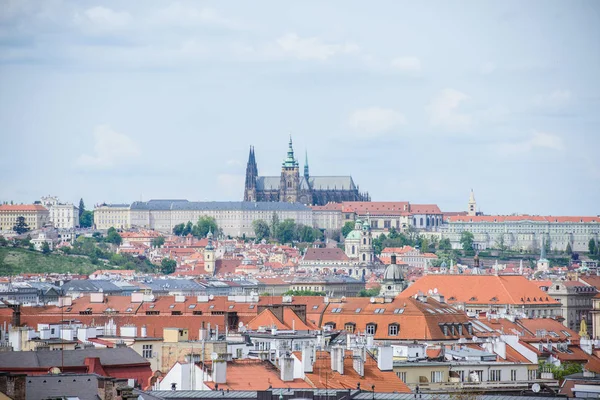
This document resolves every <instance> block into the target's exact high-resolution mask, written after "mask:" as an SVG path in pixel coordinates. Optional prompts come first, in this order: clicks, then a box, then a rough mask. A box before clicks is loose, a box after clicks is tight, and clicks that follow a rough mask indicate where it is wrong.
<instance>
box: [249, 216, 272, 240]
mask: <svg viewBox="0 0 600 400" xmlns="http://www.w3.org/2000/svg"><path fill="white" fill-rule="evenodd" d="M252 228H253V229H254V237H255V238H256V240H257V241H259V242H260V241H261V240H263V239H268V238H269V237H271V228H269V224H267V222H266V221H265V220H262V219H257V220H255V221H252Z"/></svg>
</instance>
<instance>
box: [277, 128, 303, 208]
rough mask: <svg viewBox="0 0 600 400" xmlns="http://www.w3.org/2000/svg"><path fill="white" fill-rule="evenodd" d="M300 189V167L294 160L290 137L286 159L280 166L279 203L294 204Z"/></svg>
mask: <svg viewBox="0 0 600 400" xmlns="http://www.w3.org/2000/svg"><path fill="white" fill-rule="evenodd" d="M299 189H300V167H299V164H298V160H296V159H295V158H294V147H293V146H292V135H290V142H289V145H288V151H287V157H286V159H285V160H284V161H283V163H282V164H281V180H280V183H279V201H283V202H287V203H296V202H297V201H298V194H299Z"/></svg>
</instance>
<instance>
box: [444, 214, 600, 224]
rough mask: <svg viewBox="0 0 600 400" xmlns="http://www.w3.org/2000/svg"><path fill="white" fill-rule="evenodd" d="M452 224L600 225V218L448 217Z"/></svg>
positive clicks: (538, 216) (527, 216) (536, 216)
mask: <svg viewBox="0 0 600 400" xmlns="http://www.w3.org/2000/svg"><path fill="white" fill-rule="evenodd" d="M447 221H450V222H467V223H477V222H521V221H534V222H551V223H552V222H553V223H575V222H586V223H590V222H594V223H600V217H553V216H540V215H476V216H452V217H448V218H447Z"/></svg>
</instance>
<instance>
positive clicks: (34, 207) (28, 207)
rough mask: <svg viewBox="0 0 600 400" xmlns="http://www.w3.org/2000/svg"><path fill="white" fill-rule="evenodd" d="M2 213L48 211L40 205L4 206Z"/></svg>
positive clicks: (1, 209) (2, 206)
mask: <svg viewBox="0 0 600 400" xmlns="http://www.w3.org/2000/svg"><path fill="white" fill-rule="evenodd" d="M0 211H48V209H47V208H46V207H44V206H42V205H39V204H2V205H0Z"/></svg>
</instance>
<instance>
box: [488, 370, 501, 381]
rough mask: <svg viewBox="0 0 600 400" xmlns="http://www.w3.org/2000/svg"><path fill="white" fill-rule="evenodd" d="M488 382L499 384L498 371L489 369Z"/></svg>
mask: <svg viewBox="0 0 600 400" xmlns="http://www.w3.org/2000/svg"><path fill="white" fill-rule="evenodd" d="M488 380H489V381H491V382H499V381H500V370H499V369H490V376H489V379H488Z"/></svg>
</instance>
